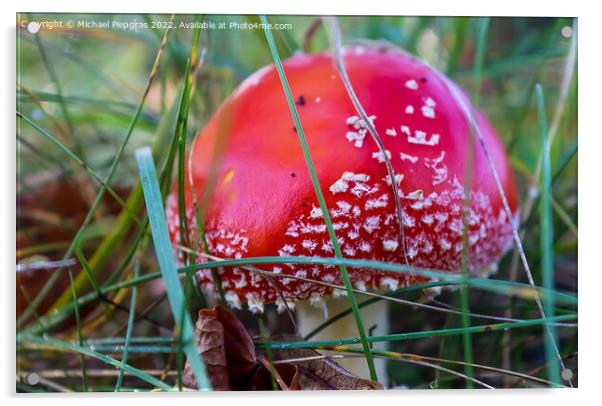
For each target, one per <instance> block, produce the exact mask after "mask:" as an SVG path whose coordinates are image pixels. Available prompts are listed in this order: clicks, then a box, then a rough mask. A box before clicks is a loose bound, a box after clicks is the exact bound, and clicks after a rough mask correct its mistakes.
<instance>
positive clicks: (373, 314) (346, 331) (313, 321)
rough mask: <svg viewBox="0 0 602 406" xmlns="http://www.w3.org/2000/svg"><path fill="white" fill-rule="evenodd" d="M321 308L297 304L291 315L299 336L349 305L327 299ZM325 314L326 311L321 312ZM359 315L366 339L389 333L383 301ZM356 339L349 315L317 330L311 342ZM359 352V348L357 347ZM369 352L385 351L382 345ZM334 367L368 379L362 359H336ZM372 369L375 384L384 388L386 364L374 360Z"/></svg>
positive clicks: (305, 302)
mask: <svg viewBox="0 0 602 406" xmlns="http://www.w3.org/2000/svg"><path fill="white" fill-rule="evenodd" d="M324 306H325V308H324V307H317V306H315V305H311V304H310V303H309V302H308V301H300V302H297V304H296V306H295V313H296V316H297V327H298V328H299V332H300V333H301V334H302V335H303V336H305V335H307V334H308V333H309V332H311V331H312V330H313V329H315V328H316V327H318V326H319V325H320V324H322V323H324V321H326V320H327V319H328V318H329V317H332V316H335V315H337V314H339V313H340V312H342V311H344V310H347V309H349V301H348V300H347V298H345V297H340V298H336V299H335V298H331V299H325V300H324ZM325 310H327V311H325ZM360 313H361V315H362V319H363V321H364V326H365V328H366V330H367V333H368V335H372V336H377V335H384V334H388V332H389V306H388V302H387V301H386V300H381V301H379V302H377V303H374V304H371V305H369V306H365V307H362V308H360ZM351 337H359V333H358V331H357V326H356V324H355V320H354V319H353V315H352V314H349V315H347V316H345V317H343V318H342V319H340V320H337V321H336V322H334V323H333V324H331V325H329V326H328V327H326V328H325V329H323V330H321V331H320V332H319V333H317V334H316V335H315V336H313V337H312V338H311V340H338V339H340V338H351ZM357 346H358V347H359V348H361V344H358V345H357ZM372 348H374V349H379V350H385V349H386V343H374V344H372ZM336 362H337V364H339V365H340V366H342V367H343V368H345V369H346V370H348V371H349V372H351V373H353V374H355V375H357V376H359V377H360V378H365V379H370V372H369V370H368V364H367V363H366V360H365V359H364V358H363V357H349V358H344V359H337V360H336ZM374 366H375V368H376V374H377V376H378V380H379V382H380V383H382V384H383V385H385V387H386V385H387V382H388V379H387V369H386V360H385V359H382V358H375V359H374Z"/></svg>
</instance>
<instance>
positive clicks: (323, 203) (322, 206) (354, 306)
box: [259, 15, 378, 381]
mask: <svg viewBox="0 0 602 406" xmlns="http://www.w3.org/2000/svg"><path fill="white" fill-rule="evenodd" d="M259 18H260V20H261V22H262V23H263V24H264V26H265V28H264V32H265V36H266V39H267V42H268V45H269V47H270V51H271V53H272V58H273V59H274V63H275V65H276V69H277V70H278V76H279V77H280V82H281V83H282V87H283V90H284V93H285V96H286V101H287V103H288V106H289V109H290V112H291V115H292V117H293V121H294V122H295V128H296V129H297V134H298V136H299V142H300V143H301V148H302V149H303V155H304V157H305V162H306V163H307V169H308V170H309V173H310V176H311V181H312V184H313V186H314V190H315V192H316V197H317V198H318V203H319V204H320V209H321V210H322V213H323V216H324V222H325V223H326V228H327V230H328V235H329V236H330V240H331V242H332V245H333V248H334V252H335V255H336V257H337V258H343V253H342V252H341V247H340V246H339V242H338V240H337V237H336V233H335V231H334V227H333V225H332V220H331V218H330V212H329V211H328V207H327V206H326V201H325V200H324V195H323V194H322V189H321V188H320V181H319V180H318V175H317V173H316V170H315V168H314V166H313V161H312V158H311V153H310V152H309V146H308V145H307V140H306V139H305V133H304V132H303V127H302V125H301V119H300V118H299V114H298V113H297V107H296V106H295V101H294V99H293V95H292V92H291V89H290V87H289V85H288V80H287V79H286V75H285V73H284V68H283V67H282V62H281V60H280V55H279V54H278V49H277V48H276V44H275V42H274V38H273V36H272V32H271V30H270V29H269V28H268V20H267V18H266V16H264V15H261V16H260V17H259ZM339 269H340V270H341V277H342V279H343V283H344V284H345V289H346V290H347V297H348V299H349V302H350V304H351V309H352V310H353V317H354V319H355V323H356V325H357V329H358V332H359V335H360V340H361V342H362V348H363V349H364V354H365V356H366V362H367V363H368V369H369V370H370V378H371V379H372V380H375V381H377V380H378V377H377V376H376V370H375V368H374V360H373V359H372V355H371V352H370V345H369V344H368V341H367V336H366V331H365V329H364V323H363V321H362V317H361V314H360V312H359V308H358V307H357V300H356V299H355V294H354V293H353V286H352V285H351V280H350V279H349V274H348V272H347V268H345V266H344V265H339Z"/></svg>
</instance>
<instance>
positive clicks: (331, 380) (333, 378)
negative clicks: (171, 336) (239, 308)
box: [183, 305, 383, 391]
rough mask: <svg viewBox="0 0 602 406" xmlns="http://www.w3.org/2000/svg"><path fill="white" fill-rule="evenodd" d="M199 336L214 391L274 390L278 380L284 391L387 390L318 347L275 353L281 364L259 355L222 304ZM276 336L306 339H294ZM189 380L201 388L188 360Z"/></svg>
mask: <svg viewBox="0 0 602 406" xmlns="http://www.w3.org/2000/svg"><path fill="white" fill-rule="evenodd" d="M194 337H195V344H196V348H197V350H198V352H199V354H200V355H201V357H202V358H203V361H204V362H205V366H206V368H207V373H208V375H209V379H210V381H211V386H212V387H213V389H214V390H253V391H257V390H273V389H274V384H273V382H275V383H276V386H277V387H278V388H279V389H281V390H299V389H302V390H329V389H330V390H333V389H334V390H337V389H339V390H362V389H383V386H382V385H381V384H380V383H378V382H374V381H370V380H366V379H361V378H359V377H357V376H355V375H354V374H352V373H351V372H349V371H347V370H346V369H344V368H342V367H341V366H339V365H338V364H337V363H336V362H334V361H333V360H331V359H329V358H324V357H320V355H321V354H320V353H318V352H317V351H315V350H312V349H286V350H273V351H272V352H271V357H272V360H273V361H278V362H275V363H273V364H272V363H270V362H269V361H268V359H267V357H266V356H265V355H263V354H260V355H257V353H256V351H255V345H254V343H253V340H252V339H251V336H249V333H248V332H247V330H246V329H245V327H244V326H243V324H242V323H241V322H240V321H239V320H238V319H237V318H236V316H234V314H232V313H231V312H230V311H228V310H227V309H225V308H224V307H222V306H219V305H218V306H215V307H214V308H213V309H202V310H201V311H199V318H198V320H197V323H196V328H195V336H194ZM273 338H274V339H276V340H279V341H299V340H300V338H299V337H297V336H292V335H280V336H278V337H273ZM287 360H291V362H286V361H287ZM183 382H184V384H185V385H186V386H188V387H191V388H196V387H197V384H196V381H195V379H194V376H193V374H192V370H191V368H190V365H189V363H188V361H187V362H186V366H185V369H184V376H183Z"/></svg>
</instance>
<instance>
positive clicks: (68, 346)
mask: <svg viewBox="0 0 602 406" xmlns="http://www.w3.org/2000/svg"><path fill="white" fill-rule="evenodd" d="M17 342H18V343H20V344H21V345H23V344H28V343H30V344H34V345H37V346H41V347H44V348H49V349H54V350H59V351H68V352H76V353H79V354H83V355H86V356H89V357H93V358H96V359H98V360H100V361H102V362H104V363H106V364H109V365H112V366H114V367H115V368H123V369H124V370H125V371H126V372H128V373H130V374H132V375H134V376H135V377H137V378H139V379H142V380H143V381H145V382H148V383H150V384H151V385H154V386H155V387H157V388H159V389H163V390H166V391H173V388H172V387H171V386H169V385H167V384H166V383H165V382H162V381H160V380H158V379H157V378H155V377H154V376H152V375H148V374H146V373H144V372H142V371H141V370H139V369H137V368H134V367H132V366H131V365H128V364H125V363H123V362H120V361H117V360H116V359H114V358H111V357H108V356H106V355H104V354H102V353H100V352H98V351H94V350H92V349H90V348H86V347H82V346H79V345H77V344H73V343H70V342H68V341H63V340H59V339H56V338H52V337H36V336H32V335H29V334H27V335H25V334H20V335H17Z"/></svg>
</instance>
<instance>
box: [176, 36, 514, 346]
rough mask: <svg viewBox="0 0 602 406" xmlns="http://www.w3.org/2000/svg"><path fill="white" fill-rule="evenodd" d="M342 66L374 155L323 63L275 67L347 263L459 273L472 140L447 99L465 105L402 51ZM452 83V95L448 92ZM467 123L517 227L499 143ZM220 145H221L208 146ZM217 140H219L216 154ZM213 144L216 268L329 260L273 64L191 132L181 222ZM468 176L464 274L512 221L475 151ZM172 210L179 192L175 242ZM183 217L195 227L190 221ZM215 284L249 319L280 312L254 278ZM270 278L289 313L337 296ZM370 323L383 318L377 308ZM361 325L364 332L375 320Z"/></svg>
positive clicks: (201, 183) (484, 127)
mask: <svg viewBox="0 0 602 406" xmlns="http://www.w3.org/2000/svg"><path fill="white" fill-rule="evenodd" d="M344 60H345V65H346V69H347V72H348V75H349V78H350V81H351V84H352V85H353V88H354V90H355V92H356V94H357V96H358V98H359V100H360V102H361V103H362V105H363V107H364V109H365V111H366V112H367V114H368V115H369V119H370V120H371V122H372V124H373V125H374V127H375V128H376V130H377V132H378V133H379V134H380V138H381V139H382V143H383V144H384V148H385V152H384V153H383V152H382V151H379V149H378V147H377V145H376V143H375V142H374V140H373V139H372V138H371V135H370V134H369V133H368V130H367V128H366V123H365V122H364V121H363V120H362V119H360V118H359V116H358V113H357V112H356V110H355V108H354V106H353V104H352V102H351V100H350V99H349V97H348V95H347V92H346V90H345V87H344V84H343V82H342V81H341V79H340V77H339V75H338V73H337V71H336V68H335V65H334V63H333V58H332V56H331V54H329V53H320V54H314V55H308V54H296V55H295V56H293V57H291V58H289V59H288V60H286V61H284V70H285V73H286V75H287V78H288V81H289V84H290V86H291V89H292V92H293V94H294V95H295V97H296V103H297V110H298V112H299V114H300V118H301V122H302V123H303V128H304V131H305V134H306V137H307V142H308V144H309V149H310V151H311V154H312V159H313V163H314V165H315V168H316V171H317V174H318V178H319V180H320V185H321V188H322V190H323V191H324V195H325V199H326V204H327V207H328V208H329V212H330V215H331V217H332V221H333V223H334V228H335V230H336V235H337V238H338V241H339V244H340V246H341V249H342V251H343V254H344V256H345V257H347V258H358V259H359V258H362V259H373V260H378V261H386V262H397V263H405V262H406V258H407V262H409V263H410V264H411V265H414V266H419V267H427V268H435V269H439V270H444V271H450V272H456V271H459V270H460V268H461V255H462V235H463V223H462V210H463V204H464V202H463V197H464V189H463V179H464V172H465V162H466V159H467V145H468V139H469V137H471V136H472V135H471V132H470V125H469V121H468V119H467V116H466V112H465V111H463V108H462V107H461V106H460V105H459V103H458V99H457V97H458V96H457V94H460V95H461V96H460V97H462V98H464V99H463V104H464V105H465V106H469V107H468V108H470V109H472V107H470V103H469V102H468V100H467V99H466V98H465V96H464V95H463V93H461V91H459V90H458V89H457V88H455V85H453V84H451V82H449V81H448V80H447V79H445V78H444V77H443V76H442V75H441V74H439V73H437V72H435V71H434V70H433V69H432V68H431V67H429V66H427V65H425V64H424V63H422V62H420V61H418V60H416V59H414V58H412V57H410V56H408V55H406V54H403V53H401V52H398V51H394V50H390V49H377V48H372V47H352V48H346V49H345V50H344ZM450 86H454V87H453V92H454V93H456V95H455V96H454V95H453V94H452V91H451V89H452V88H451V87H450ZM473 113H474V115H475V116H476V120H477V123H478V126H479V129H480V133H481V136H482V137H483V139H484V143H485V145H486V146H487V149H488V151H489V153H490V157H491V159H492V161H493V164H494V166H495V168H496V171H497V173H498V175H499V179H500V181H501V184H502V186H503V190H504V193H505V195H506V197H507V199H508V204H509V206H510V209H511V210H512V212H513V214H514V215H515V217H516V213H517V211H518V208H517V197H516V190H515V185H514V180H513V177H512V173H511V169H510V165H509V163H508V160H507V157H506V152H505V150H504V146H503V144H502V143H501V141H500V140H499V139H498V137H497V136H496V134H495V132H494V130H493V128H492V127H491V125H490V124H489V122H488V121H487V119H486V118H485V117H484V116H482V115H481V114H479V113H478V112H476V111H474V112H473ZM224 123H226V124H224ZM219 137H223V138H222V139H219V140H218V138H219ZM220 143H224V144H223V147H222V146H220ZM220 148H223V151H225V152H223V156H222V157H221V165H220V167H219V169H218V172H217V183H216V184H215V187H214V190H213V191H212V192H210V193H211V200H210V204H209V206H208V209H207V213H206V217H205V224H204V229H205V231H206V241H207V245H208V246H207V248H208V250H209V252H210V253H211V254H212V255H214V256H217V257H220V258H241V257H255V256H273V255H280V256H322V257H330V256H333V255H334V254H333V247H332V244H331V241H330V239H329V236H328V233H327V230H326V226H325V223H324V218H323V216H322V212H321V210H320V208H319V205H318V201H317V199H316V196H315V193H314V189H313V187H312V183H311V180H310V176H309V174H308V171H307V166H306V162H305V160H304V157H303V154H302V150H301V147H300V144H299V139H298V136H297V134H296V130H295V127H294V125H293V121H292V119H291V115H290V112H289V108H288V106H287V102H286V100H285V97H284V93H283V91H282V85H281V83H280V80H279V78H278V74H277V72H276V69H275V67H274V66H273V65H272V66H268V67H265V68H263V69H261V70H259V71H258V72H256V73H255V74H253V75H252V76H251V77H249V78H248V79H247V80H245V81H244V82H243V83H242V85H241V86H240V87H239V88H238V89H237V90H236V91H235V92H234V94H233V95H232V96H231V97H230V98H229V99H228V100H227V101H226V102H225V103H224V105H223V106H222V107H221V108H220V109H219V110H218V111H217V113H216V114H215V115H214V116H213V118H212V119H211V121H210V122H209V124H208V125H207V126H206V128H205V129H204V130H203V131H201V132H200V133H199V135H198V137H197V139H196V142H195V143H194V145H193V147H192V150H191V152H190V154H189V159H190V162H189V163H190V165H189V166H190V168H189V169H190V173H189V177H190V179H191V183H192V186H191V185H190V184H187V185H186V204H187V213H189V215H191V214H192V207H193V199H192V193H194V194H195V195H196V197H197V199H200V196H201V195H202V194H203V190H204V188H205V186H206V182H207V179H208V177H209V176H210V175H209V174H210V173H211V170H212V169H211V166H212V163H213V164H214V163H215V162H216V161H215V160H214V159H213V156H214V155H215V154H216V151H217V150H219V149H220ZM385 155H386V156H387V157H388V158H389V159H390V162H391V164H392V167H393V169H394V172H395V182H396V183H397V185H398V188H399V193H400V199H401V209H402V213H403V232H404V238H403V242H402V241H401V239H400V235H399V224H398V222H397V217H396V208H395V199H394V195H393V191H392V187H391V179H390V177H389V176H388V175H387V169H386V165H385V163H384V161H385V160H384V157H385ZM473 168H474V170H473V175H472V191H471V193H470V212H469V214H468V217H467V224H468V225H469V230H468V240H469V261H470V269H471V271H473V272H477V271H479V270H482V269H484V268H486V267H488V266H490V265H491V264H494V263H495V262H496V261H498V259H499V258H500V257H501V256H502V255H503V254H504V253H505V251H506V250H507V249H508V248H509V246H510V245H511V242H512V224H511V221H514V219H509V218H507V216H506V212H505V211H504V208H503V204H502V200H501V196H500V193H499V190H498V188H497V186H496V183H495V181H494V178H493V176H492V175H491V170H490V167H489V166H488V163H487V160H486V157H485V155H484V153H483V151H482V149H481V148H480V146H479V145H478V144H477V145H475V152H474V160H473ZM187 179H188V177H187ZM177 213H178V207H177V196H176V195H175V194H172V195H171V196H170V197H169V199H168V204H167V215H168V217H169V224H170V232H171V236H172V240H174V241H178V239H179V229H178V219H177V217H178V216H177ZM188 221H189V222H190V224H192V227H191V229H193V230H195V229H196V226H195V219H194V216H192V215H191V216H190V218H189V219H188ZM193 240H194V241H195V244H197V245H195V247H194V248H196V249H198V248H199V246H200V242H199V241H200V240H199V238H198V233H194V235H193ZM402 243H403V245H404V246H402V245H401V244H402ZM404 248H405V254H406V255H405V258H404ZM262 269H265V270H268V271H271V272H273V273H275V274H280V275H292V276H297V277H304V278H307V279H314V280H320V281H326V282H329V283H333V284H338V285H341V284H342V282H341V276H340V273H339V270H338V268H336V267H326V266H319V265H312V266H306V265H298V264H288V265H273V266H264V267H262ZM349 275H350V278H351V280H352V282H353V284H354V286H355V288H357V289H359V290H380V291H382V290H383V289H384V290H393V289H396V288H398V287H401V286H406V285H410V284H413V283H416V282H417V281H420V280H421V278H418V277H414V276H409V275H406V274H399V273H392V272H380V271H375V270H373V269H353V268H350V269H349ZM199 276H200V280H201V281H202V283H203V284H206V285H207V286H210V287H211V286H212V284H213V282H212V277H211V272H210V271H201V272H200V273H199ZM219 278H220V279H221V282H222V287H223V289H224V291H225V295H226V299H227V301H228V302H229V304H230V305H231V306H233V307H240V306H241V304H242V303H246V304H247V306H248V308H249V309H250V310H251V311H253V312H260V311H262V310H263V307H264V304H265V303H277V304H278V305H279V307H281V308H282V307H283V303H282V300H281V299H280V296H279V294H278V293H277V291H276V290H275V289H274V287H273V286H272V285H270V283H269V282H268V281H267V280H266V279H264V278H262V277H261V276H260V275H257V274H254V273H253V272H252V271H249V270H245V269H240V268H230V269H224V270H221V271H220V273H219ZM272 279H273V282H274V283H275V284H276V285H277V288H278V290H279V291H280V292H281V294H282V296H283V297H284V298H285V299H286V301H287V302H289V301H290V304H291V305H292V304H294V302H297V301H305V300H308V301H309V302H311V303H313V304H320V303H323V300H324V298H325V297H329V296H331V295H332V296H340V295H341V294H344V293H345V291H343V290H334V291H332V290H331V289H330V288H328V287H325V286H324V285H319V284H314V283H311V282H307V281H300V280H298V279H293V278H286V277H277V278H272ZM306 310H307V309H306ZM378 314H379V315H380V317H383V315H384V317H386V311H383V310H382V309H379V310H378ZM306 316H307V315H306ZM306 316H303V317H301V319H300V320H299V323H300V325H301V328H302V329H303V328H305V327H306V325H307V324H308V323H307V322H306V320H305V319H306V318H307V317H306ZM366 323H367V324H369V325H371V324H374V321H373V320H370V321H367V322H366ZM385 324H386V323H385ZM353 328H355V327H354V326H353ZM347 336H357V332H356V331H355V330H353V329H352V330H349V332H348V334H347ZM330 338H333V337H332V336H330Z"/></svg>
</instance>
